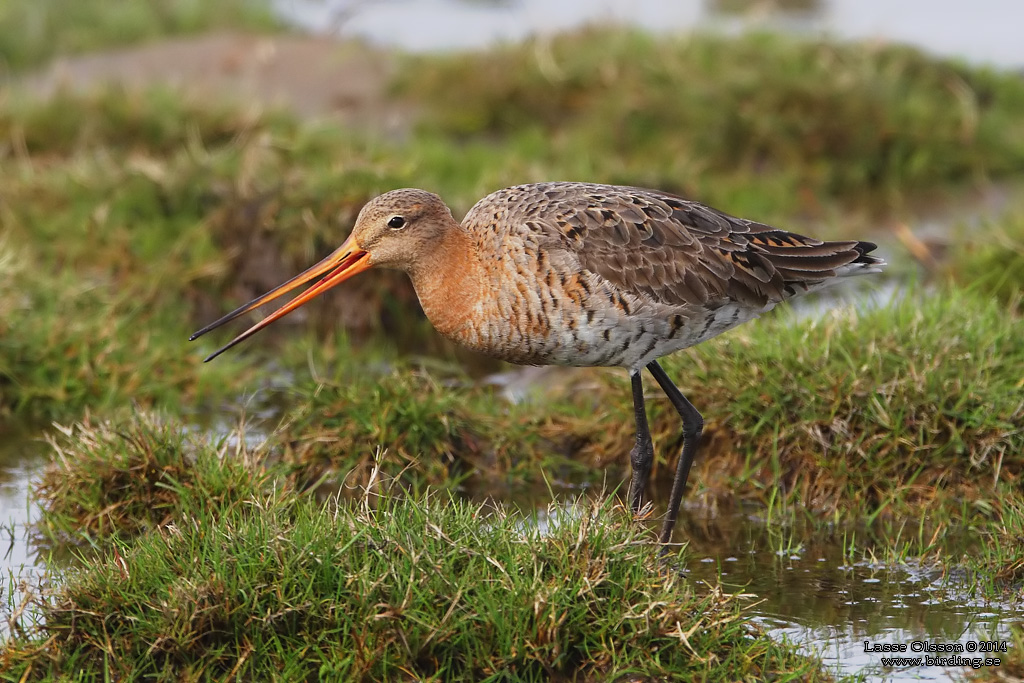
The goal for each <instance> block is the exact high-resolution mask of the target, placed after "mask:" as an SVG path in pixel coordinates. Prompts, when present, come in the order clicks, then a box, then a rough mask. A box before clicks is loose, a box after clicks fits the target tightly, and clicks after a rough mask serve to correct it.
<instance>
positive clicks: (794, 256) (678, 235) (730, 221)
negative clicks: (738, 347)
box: [503, 183, 874, 307]
mask: <svg viewBox="0 0 1024 683" xmlns="http://www.w3.org/2000/svg"><path fill="white" fill-rule="evenodd" d="M523 188H526V189H525V190H524V189H523ZM508 191H513V192H516V191H518V194H516V195H513V197H512V198H510V199H511V201H510V202H509V204H511V206H510V208H511V209H512V211H511V212H510V213H512V214H518V215H517V216H516V218H517V220H518V222H519V225H521V226H523V227H524V228H525V229H526V230H527V231H528V232H529V233H531V234H532V235H533V236H534V237H535V238H536V239H538V240H540V241H541V242H542V243H543V244H544V247H545V248H546V249H549V250H551V249H559V248H561V249H564V250H566V251H567V252H569V253H570V254H572V255H574V256H575V257H576V258H577V259H578V261H579V264H580V265H581V266H582V267H583V268H585V269H587V270H590V271H593V272H595V273H598V274H599V275H601V276H602V277H604V278H605V279H607V280H608V281H609V282H610V283H612V284H614V285H615V286H617V287H619V288H620V289H621V290H623V291H629V292H633V293H635V294H638V295H643V296H646V297H649V298H650V299H653V300H655V301H658V302H661V303H665V304H672V305H681V304H695V305H706V304H709V303H711V304H714V303H715V302H719V303H721V302H725V301H735V302H738V303H743V304H748V305H753V306H758V307H760V306H764V305H766V304H769V303H774V302H778V301H781V300H783V299H785V298H787V297H789V296H791V295H793V294H794V293H796V292H798V291H804V290H806V289H807V288H808V287H810V286H812V285H815V284H818V283H820V282H822V281H824V280H827V279H829V278H831V277H834V276H835V275H836V269H837V268H840V267H842V266H844V265H846V264H849V263H853V262H856V261H858V259H871V261H873V260H874V259H873V257H865V256H864V254H865V253H866V252H867V251H870V250H871V249H872V248H874V245H872V244H870V243H868V242H857V241H842V242H822V241H820V240H816V239H813V238H810V237H804V236H802V235H797V234H795V233H791V232H787V231H785V230H779V229H776V228H772V227H770V226H767V225H763V224H761V223H756V222H753V221H748V220H743V219H740V218H735V217H733V216H729V215H728V214H725V213H722V212H720V211H717V210H715V209H712V208H710V207H708V206H705V205H703V204H700V203H698V202H694V201H690V200H687V199H683V198H682V197H677V196H674V195H671V194H667V193H664V192H659V191H657V190H647V189H643V188H633V187H618V186H611V185H593V184H587V183H542V184H537V185H528V186H519V187H517V188H509V190H508ZM503 192H504V191H503ZM513 207H514V208H513ZM871 261H866V262H871Z"/></svg>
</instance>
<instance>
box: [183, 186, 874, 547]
mask: <svg viewBox="0 0 1024 683" xmlns="http://www.w3.org/2000/svg"><path fill="white" fill-rule="evenodd" d="M874 248H875V245H874V244H871V243H870V242H858V241H839V242H822V241H820V240H816V239H813V238H810V237H804V236H802V235H797V234H795V233H791V232H786V231H784V230H778V229H776V228H772V227H770V226H767V225H763V224H761V223H756V222H753V221H749V220H743V219H739V218H735V217H733V216H729V215H727V214H724V213H722V212H720V211H716V210H715V209H712V208H710V207H708V206H705V205H703V204H699V203H697V202H694V201H690V200H687V199H683V198H681V197H677V196H674V195H671V194H668V193H665V192H659V191H657V190H647V189H642V188H635V187H618V186H612V185H595V184H589V183H570V182H552V183H537V184H532V185H519V186H516V187H509V188H506V189H504V190H499V191H497V192H494V193H493V194H490V195H488V196H486V197H484V198H483V199H481V200H480V201H479V202H477V204H476V205H475V206H474V207H473V208H472V209H470V211H469V213H468V214H467V215H466V217H465V218H464V219H463V221H462V222H461V223H459V222H457V221H456V220H455V219H454V218H453V217H452V213H451V211H450V210H449V209H448V207H447V206H446V205H445V203H444V202H443V201H442V200H441V198H440V197H438V196H437V195H435V194H432V193H430V192H425V191H423V190H415V189H403V190H394V191H391V192H388V193H386V194H383V195H380V196H379V197H377V198H376V199H373V200H371V201H370V202H369V203H367V204H366V206H364V207H363V209H362V210H361V211H360V212H359V217H358V218H357V219H356V224H355V227H354V228H353V229H352V233H351V234H350V235H349V237H348V239H346V240H345V243H344V244H342V245H341V247H339V248H338V249H337V250H336V251H335V252H334V253H332V254H331V255H330V256H328V257H327V258H325V259H324V260H323V261H321V262H320V263H318V264H316V265H314V266H312V267H311V268H309V269H308V270H306V271H305V272H303V273H301V274H299V275H297V276H296V277H294V278H292V279H291V280H289V281H288V282H285V283H284V284H282V285H280V286H279V287H277V288H276V289H273V290H271V291H270V292H268V293H266V294H264V295H263V296H261V297H259V298H257V299H255V300H253V301H251V302H249V303H247V304H245V305H244V306H242V307H241V308H238V309H237V310H235V311H232V312H231V313H229V314H227V315H226V316H224V317H223V318H221V319H220V320H217V321H216V322H214V323H212V324H210V325H207V326H206V327H204V328H203V329H201V330H199V331H198V332H196V333H195V334H194V335H192V337H191V339H196V338H197V337H199V336H200V335H203V334H205V333H207V332H209V331H210V330H212V329H215V328H217V327H220V326H221V325H223V324H225V323H227V322H229V321H231V320H234V319H235V318H237V317H239V316H241V315H243V314H245V313H248V312H249V311H251V310H253V309H254V308H256V307H258V306H261V305H262V304H264V303H267V302H268V301H272V300H274V299H276V298H278V297H279V296H281V295H282V294H285V293H286V292H290V291H292V290H293V289H295V288H296V287H299V286H301V285H303V284H305V283H307V282H310V281H312V280H316V279H317V278H319V280H318V281H317V282H316V284H314V285H313V286H311V287H310V288H308V289H307V290H306V291H305V292H303V293H302V294H301V295H299V296H297V297H295V298H294V299H292V300H291V301H290V302H289V303H287V304H285V305H284V306H282V307H281V308H279V309H278V310H277V311H275V312H274V313H272V314H271V315H269V316H268V317H266V318H264V319H263V320H262V321H261V322H259V323H257V324H255V325H253V326H252V327H251V328H249V329H248V330H246V331H245V332H243V333H242V334H240V335H238V336H237V337H235V338H234V339H233V340H231V342H229V343H228V344H227V345H226V346H224V347H223V348H221V349H220V350H219V351H217V352H215V353H213V354H212V355H210V356H209V357H208V358H207V359H206V360H207V361H209V360H212V359H213V358H215V357H217V356H218V355H220V354H221V353H223V352H224V351H226V350H227V349H229V348H231V347H232V346H234V345H235V344H237V343H239V342H240V341H242V340H243V339H246V338H248V337H250V336H252V335H253V334H255V333H256V332H258V331H259V330H261V329H263V328H264V327H266V326H267V325H269V324H270V323H272V322H274V321H275V320H277V319H278V318H280V317H282V316H284V315H286V314H287V313H289V312H290V311H293V310H295V309H296V308H298V307H299V306H301V305H302V304H304V303H306V302H307V301H309V300H310V299H312V298H314V297H316V296H317V295H319V294H322V293H324V292H326V291H327V290H328V289H330V288H331V287H334V286H335V285H337V284H339V283H341V282H343V281H345V280H346V279H348V278H350V277H352V276H353V275H355V274H357V273H361V272H362V271H364V270H366V269H368V268H371V267H374V266H381V267H384V268H397V269H399V270H403V271H405V272H406V273H408V275H409V277H410V278H411V279H412V283H413V286H414V287H415V289H416V295H417V296H418V297H419V300H420V305H421V306H422V307H423V312H424V313H426V316H427V318H428V319H429V320H430V322H431V323H432V324H433V325H434V327H435V328H437V330H438V331H439V332H440V333H441V334H443V335H444V336H445V337H447V338H449V339H451V340H453V341H455V342H457V343H459V344H461V345H463V346H466V347H468V348H470V349H472V350H474V351H478V352H480V353H483V354H486V355H489V356H494V357H496V358H500V359H502V360H506V361H509V362H512V363H519V364H525V365H575V366H622V367H624V368H626V369H627V370H628V371H629V376H630V380H631V382H632V389H633V408H634V411H635V420H636V445H635V446H634V447H633V449H632V451H630V463H631V465H632V477H631V479H630V485H629V492H628V497H629V503H630V506H631V507H632V509H633V511H634V512H638V511H639V510H640V504H641V499H642V497H643V494H644V491H645V489H646V488H647V481H648V479H649V476H650V470H651V464H652V462H653V460H654V445H653V443H652V441H651V434H650V430H649V428H648V424H647V415H646V411H645V408H644V393H643V384H642V380H641V377H640V372H641V370H643V369H644V368H645V367H646V368H647V369H648V370H649V371H650V373H651V374H652V375H653V376H654V379H655V380H656V381H657V382H658V384H659V385H660V386H661V388H662V390H663V391H664V392H665V393H666V394H667V395H668V398H669V400H670V401H671V402H672V405H673V406H674V407H675V409H676V411H678V413H679V416H680V417H681V418H682V423H683V448H682V453H681V454H680V457H679V461H678V465H677V468H676V474H675V479H674V481H673V484H672V493H671V496H670V499H669V504H668V512H667V515H666V517H665V520H664V524H663V527H662V530H661V534H660V541H661V543H662V544H663V545H664V544H667V543H668V542H669V541H670V540H671V537H672V529H673V527H674V526H675V521H676V516H677V514H678V512H679V503H680V501H681V500H682V496H683V491H684V490H685V487H686V479H687V476H688V474H689V471H690V466H691V465H692V464H693V458H694V455H695V453H696V451H697V445H698V443H699V442H700V436H701V430H702V428H703V424H704V421H703V418H702V417H701V415H700V413H698V412H697V410H696V408H694V407H693V405H692V404H691V403H690V402H689V401H688V400H687V399H686V397H684V396H683V394H682V393H681V392H680V391H679V389H677V388H676V386H675V384H673V383H672V381H671V380H670V379H669V378H668V376H667V375H666V374H665V371H664V370H662V369H661V366H660V365H659V364H658V360H657V359H658V358H660V357H661V356H664V355H666V354H669V353H672V352H673V351H678V350H679V349H685V348H686V347H689V346H693V345H695V344H699V343H700V342H702V341H705V340H707V339H710V338H711V337H714V336H716V335H718V334H721V333H722V332H725V331H726V330H728V329H730V328H733V327H735V326H736V325H739V324H740V323H743V322H746V321H748V320H750V319H752V318H756V317H757V316H758V315H760V314H762V313H764V312H766V311H769V310H771V309H772V308H774V307H775V305H776V304H778V303H779V302H782V301H785V300H786V299H789V298H791V297H794V296H798V295H800V294H804V293H806V292H810V291H813V290H815V289H818V288H820V287H822V286H824V285H825V284H827V283H828V282H830V281H833V280H836V279H838V278H842V277H846V276H849V275H861V274H865V273H875V272H879V271H880V269H881V266H883V265H884V261H882V260H881V259H880V258H878V257H875V256H871V255H869V252H870V251H872V250H873V249H874Z"/></svg>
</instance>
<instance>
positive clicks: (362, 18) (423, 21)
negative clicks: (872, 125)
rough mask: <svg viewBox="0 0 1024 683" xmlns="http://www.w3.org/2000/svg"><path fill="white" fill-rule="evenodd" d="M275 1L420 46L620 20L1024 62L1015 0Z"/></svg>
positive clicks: (337, 29) (320, 19)
mask: <svg viewBox="0 0 1024 683" xmlns="http://www.w3.org/2000/svg"><path fill="white" fill-rule="evenodd" d="M274 6H275V7H276V8H277V11H278V12H279V13H280V15H281V16H283V17H284V18H285V19H286V20H288V21H290V22H292V23H294V24H296V25H297V26H300V27H303V28H305V29H307V30H312V31H316V32H330V33H336V34H338V35H341V36H343V37H358V38H363V39H366V40H369V41H371V42H373V43H376V44H379V45H383V46H388V47H400V48H402V49H404V50H408V51H413V52H429V51H438V50H450V49H473V48H481V47H486V46H488V45H493V44H495V43H499V42H502V41H516V40H521V39H523V38H526V37H528V36H531V35H537V34H541V35H543V34H550V33H554V32H557V31H564V30H569V29H572V28H576V27H579V26H582V25H584V24H588V23H595V22H598V23H601V22H604V23H607V22H616V23H627V24H630V25H634V26H638V27H641V28H644V29H647V30H650V31H654V32H659V33H679V32H684V31H689V30H693V29H711V30H719V31H723V32H730V33H733V32H739V31H743V30H751V29H753V30H773V31H782V32H786V33H793V34H797V35H806V36H817V35H829V36H836V37H839V38H845V39H854V40H871V41H879V42H903V43H909V44H911V45H916V46H918V47H921V48H923V49H925V50H927V51H929V52H932V53H934V54H940V55H946V56H951V57H960V58H964V59H967V60H969V61H972V62H979V63H990V64H995V65H999V66H1003V67H1008V68H1021V67H1024V41H1022V40H1021V39H1020V30H1019V27H1020V26H1021V25H1022V24H1024V3H1020V2H1008V1H1007V0H975V1H974V2H971V3H969V4H965V3H963V2H960V1H959V0H900V1H899V2H891V0H799V1H796V0H774V1H771V0H682V1H679V0H598V1H595V0H560V2H551V1H550V0H498V1H494V0H490V1H486V0H476V1H473V2H469V1H467V0H390V1H388V2H367V1H365V0H274ZM777 8H784V9H781V10H780V9H777Z"/></svg>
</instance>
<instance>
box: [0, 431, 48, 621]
mask: <svg viewBox="0 0 1024 683" xmlns="http://www.w3.org/2000/svg"><path fill="white" fill-rule="evenodd" d="M46 457H47V447H46V444H45V443H44V442H43V441H42V431H41V430H40V429H39V428H38V427H35V426H33V427H29V426H27V425H15V424H13V423H12V424H0V585H9V584H8V581H14V582H17V581H18V580H19V579H23V580H25V581H29V582H31V580H32V579H33V578H35V577H37V576H39V575H40V574H41V573H42V572H43V565H42V561H41V558H40V557H39V554H38V552H37V550H36V548H35V547H34V546H33V544H32V542H31V538H30V537H31V533H30V532H31V525H32V523H33V522H34V521H35V520H36V519H38V517H39V508H38V506H36V505H34V504H33V503H31V502H30V501H29V495H28V494H29V488H30V485H31V481H32V478H33V477H34V476H35V475H36V473H38V472H39V471H40V470H41V469H42V467H43V465H44V464H45V462H46ZM0 597H6V596H3V594H2V592H0ZM5 609H6V605H5V604H4V603H3V601H2V600H0V614H3V612H4V610H5ZM2 628H3V626H2V625H0V629H2ZM0 632H2V631H0Z"/></svg>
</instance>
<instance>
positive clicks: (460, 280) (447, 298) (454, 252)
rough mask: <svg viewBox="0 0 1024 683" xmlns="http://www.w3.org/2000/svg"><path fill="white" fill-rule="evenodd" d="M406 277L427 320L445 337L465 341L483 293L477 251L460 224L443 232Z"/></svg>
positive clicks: (480, 267) (481, 266)
mask: <svg viewBox="0 0 1024 683" xmlns="http://www.w3.org/2000/svg"><path fill="white" fill-rule="evenodd" d="M409 277H410V278H411V279H412V284H413V287H415V289H416V296H417V297H419V300H420V305H421V306H422V307H423V312H424V313H426V315H427V318H428V319H429V320H430V323H431V324H432V325H433V326H434V327H435V328H437V331H438V332H440V333H441V334H443V335H444V336H446V337H448V338H449V339H452V340H454V341H457V342H460V343H466V341H467V340H466V339H465V337H466V335H467V334H470V333H471V327H472V325H473V321H474V310H475V308H476V307H477V305H478V304H479V303H480V301H481V299H482V297H483V293H484V290H483V286H484V278H483V264H482V262H481V260H480V250H479V247H478V245H477V244H476V243H475V242H474V241H473V239H472V238H471V237H470V235H469V234H468V233H467V232H466V231H465V230H464V229H462V228H461V227H458V228H455V227H453V228H452V229H451V230H449V231H447V232H446V233H445V235H444V239H442V240H439V241H438V242H437V243H436V244H435V246H434V249H433V250H432V253H431V254H430V257H429V258H426V259H423V260H421V261H420V262H419V263H417V264H416V267H414V268H412V269H410V270H409Z"/></svg>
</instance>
